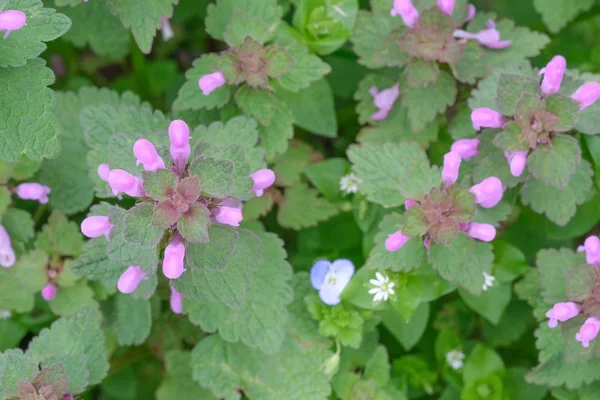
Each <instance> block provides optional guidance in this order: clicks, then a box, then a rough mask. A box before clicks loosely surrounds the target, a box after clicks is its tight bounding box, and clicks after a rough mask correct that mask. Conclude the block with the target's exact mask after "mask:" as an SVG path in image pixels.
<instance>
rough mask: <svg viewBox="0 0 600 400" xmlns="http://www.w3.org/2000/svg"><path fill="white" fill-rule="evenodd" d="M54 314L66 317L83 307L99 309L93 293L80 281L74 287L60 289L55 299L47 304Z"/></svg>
mask: <svg viewBox="0 0 600 400" xmlns="http://www.w3.org/2000/svg"><path fill="white" fill-rule="evenodd" d="M48 305H49V306H50V309H51V310H52V312H53V313H54V314H57V315H60V316H63V317H67V316H69V315H72V314H74V313H76V312H77V311H79V310H81V309H82V308H85V307H90V308H95V309H99V305H98V303H97V302H96V300H94V291H93V290H92V289H90V287H89V286H88V285H87V283H86V282H85V281H80V282H79V283H77V284H76V285H75V286H71V287H67V288H63V287H60V288H59V289H58V291H57V292H56V297H55V298H54V299H52V300H50V301H49V302H48Z"/></svg>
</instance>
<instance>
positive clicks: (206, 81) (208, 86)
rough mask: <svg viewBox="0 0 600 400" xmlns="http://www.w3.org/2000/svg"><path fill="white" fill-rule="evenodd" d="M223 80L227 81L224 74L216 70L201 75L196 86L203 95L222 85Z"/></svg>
mask: <svg viewBox="0 0 600 400" xmlns="http://www.w3.org/2000/svg"><path fill="white" fill-rule="evenodd" d="M225 82H227V79H226V78H225V75H223V73H222V72H221V71H217V72H213V73H212V74H208V75H204V76H203V77H201V78H200V80H199V81H198V87H200V90H202V94H203V95H205V96H208V95H209V94H211V93H212V92H213V91H214V90H216V89H218V88H220V87H221V86H223V85H224V84H225Z"/></svg>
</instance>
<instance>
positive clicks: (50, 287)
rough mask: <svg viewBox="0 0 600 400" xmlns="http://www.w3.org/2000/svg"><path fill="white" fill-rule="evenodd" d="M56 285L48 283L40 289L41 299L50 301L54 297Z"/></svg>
mask: <svg viewBox="0 0 600 400" xmlns="http://www.w3.org/2000/svg"><path fill="white" fill-rule="evenodd" d="M56 292H57V289H56V285H55V284H54V283H52V282H48V283H47V284H46V286H44V287H43V288H42V297H43V298H44V300H46V301H50V300H52V299H53V298H55V297H56Z"/></svg>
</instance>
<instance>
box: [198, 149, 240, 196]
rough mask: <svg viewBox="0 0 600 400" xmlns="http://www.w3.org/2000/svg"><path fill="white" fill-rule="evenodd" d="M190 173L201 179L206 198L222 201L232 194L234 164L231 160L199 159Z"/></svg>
mask: <svg viewBox="0 0 600 400" xmlns="http://www.w3.org/2000/svg"><path fill="white" fill-rule="evenodd" d="M190 172H191V173H192V174H193V175H195V176H197V177H198V178H200V185H201V186H202V194H203V195H205V196H208V197H216V198H221V199H222V198H225V197H227V196H228V195H229V193H230V192H231V186H232V185H233V181H232V179H231V175H232V173H233V163H232V162H231V161H229V160H215V159H214V158H212V157H197V158H196V159H195V160H194V161H193V162H192V165H191V166H190Z"/></svg>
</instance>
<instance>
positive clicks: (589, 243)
mask: <svg viewBox="0 0 600 400" xmlns="http://www.w3.org/2000/svg"><path fill="white" fill-rule="evenodd" d="M583 247H584V250H585V259H586V262H587V263H588V264H590V265H598V266H600V239H598V236H589V237H588V238H587V239H585V242H583Z"/></svg>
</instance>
